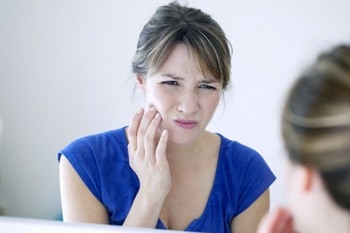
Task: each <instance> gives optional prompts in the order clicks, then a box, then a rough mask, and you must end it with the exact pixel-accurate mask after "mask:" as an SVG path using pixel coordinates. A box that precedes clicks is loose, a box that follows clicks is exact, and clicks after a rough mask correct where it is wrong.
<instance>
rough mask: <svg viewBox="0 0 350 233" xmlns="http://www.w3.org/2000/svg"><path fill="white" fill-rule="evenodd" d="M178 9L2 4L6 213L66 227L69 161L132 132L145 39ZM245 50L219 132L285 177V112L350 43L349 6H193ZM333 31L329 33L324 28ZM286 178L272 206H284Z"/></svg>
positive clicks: (129, 4) (0, 110)
mask: <svg viewBox="0 0 350 233" xmlns="http://www.w3.org/2000/svg"><path fill="white" fill-rule="evenodd" d="M167 3H169V1H165V0H157V1H152V2H147V3H146V2H144V3H143V2H140V1H137V0H131V1H113V2H111V1H99V2H95V1H89V2H87V1H67V0H64V1H49V2H47V1H25V0H17V1H6V0H5V1H0V30H1V43H0V119H1V121H0V122H2V123H1V124H0V125H1V127H0V129H1V131H0V132H1V133H0V139H1V140H0V214H1V215H5V216H14V217H24V218H36V219H50V220H61V218H62V217H61V200H60V191H59V179H58V177H59V174H58V173H59V172H58V162H57V155H56V154H57V151H59V150H60V149H62V148H63V147H64V146H65V145H67V144H68V143H69V142H71V141H72V140H74V139H76V138H79V137H81V136H84V135H88V134H93V133H96V132H101V131H104V130H109V129H113V128H116V127H118V126H120V125H127V124H129V122H130V119H131V117H132V115H133V113H134V112H135V111H136V107H137V106H139V104H135V103H134V102H133V97H132V94H133V93H132V89H133V82H132V80H133V79H132V78H133V77H131V67H130V61H131V59H132V57H133V52H134V50H135V45H136V42H137V38H138V33H139V32H140V31H141V29H142V26H143V24H144V22H146V20H147V19H148V17H149V16H150V15H152V13H153V12H154V10H155V9H156V8H157V7H158V6H159V5H162V4H167ZM188 4H189V5H190V6H194V7H198V8H201V9H203V10H204V11H208V12H210V13H211V15H212V16H213V17H214V18H215V19H216V20H217V21H218V23H219V24H220V25H221V26H222V28H223V29H224V31H225V32H226V36H227V37H228V38H230V40H231V43H232V46H233V61H232V67H233V69H232V72H231V73H232V79H233V82H232V87H231V90H232V93H233V94H230V93H227V95H226V96H225V100H224V101H223V103H221V105H220V106H219V110H218V114H216V115H215V116H214V118H213V120H212V122H211V124H210V125H209V129H210V130H212V131H215V132H221V133H222V134H224V135H225V136H227V137H229V138H232V139H235V140H238V141H241V142H243V143H244V144H247V145H250V146H252V147H253V148H255V149H256V150H258V151H259V153H260V154H261V155H262V156H263V157H264V159H265V160H266V162H267V163H268V164H269V166H270V167H271V169H272V170H273V171H274V173H275V174H276V175H277V177H279V176H280V174H281V173H282V172H283V170H282V166H281V164H282V163H283V157H284V156H281V153H283V151H282V150H281V139H280V135H279V132H280V130H279V126H278V124H279V115H280V114H279V113H280V110H281V109H280V106H281V104H282V99H283V96H284V94H285V92H286V90H287V88H288V87H289V85H290V83H291V82H292V81H293V79H294V78H295V77H296V75H295V74H297V73H298V72H299V70H300V67H301V66H303V65H304V64H307V63H308V59H309V58H310V59H311V58H313V57H314V55H315V54H316V53H317V52H318V51H320V50H321V49H322V48H326V47H329V45H330V44H333V43H337V42H339V41H343V40H346V39H348V37H349V35H350V31H349V30H350V29H348V30H347V29H344V28H341V27H338V26H337V25H342V24H343V23H344V22H349V21H350V14H348V11H347V9H350V2H349V1H345V0H344V1H342V0H339V1H331V0H328V1H326V2H325V4H323V5H319V6H318V7H317V10H315V6H314V2H313V1H310V0H307V1H294V2H292V3H288V4H287V3H284V2H281V1H274V0H268V3H267V4H266V3H265V2H264V4H261V3H260V2H258V1H256V2H254V1H250V2H246V3H242V2H234V1H223V0H219V1H196V0H193V1H188ZM315 25H322V29H321V28H318V27H315ZM282 182H283V180H282V179H277V181H276V182H275V183H274V185H272V187H271V205H272V206H273V205H275V204H276V203H283V202H284V201H285V200H284V195H283V193H282V191H281V190H282V188H281V186H282Z"/></svg>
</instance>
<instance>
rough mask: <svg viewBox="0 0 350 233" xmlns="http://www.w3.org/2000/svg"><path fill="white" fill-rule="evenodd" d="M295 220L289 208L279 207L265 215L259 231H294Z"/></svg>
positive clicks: (267, 232) (287, 232) (274, 232)
mask: <svg viewBox="0 0 350 233" xmlns="http://www.w3.org/2000/svg"><path fill="white" fill-rule="evenodd" d="M292 232H294V231H293V221H292V216H291V214H290V213H289V211H288V210H286V209H284V208H278V209H276V210H274V211H271V212H269V213H268V214H266V215H265V216H264V218H263V219H262V220H261V222H260V224H259V228H258V231H257V233H292Z"/></svg>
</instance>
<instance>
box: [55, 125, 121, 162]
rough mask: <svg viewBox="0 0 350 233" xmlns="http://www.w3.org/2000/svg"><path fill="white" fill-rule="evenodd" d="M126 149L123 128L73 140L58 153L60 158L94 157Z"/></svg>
mask: <svg viewBox="0 0 350 233" xmlns="http://www.w3.org/2000/svg"><path fill="white" fill-rule="evenodd" d="M125 148H127V139H126V135H125V127H122V128H119V129H114V130H109V131H104V132H101V133H96V134H91V135H87V136H83V137H80V138H78V139H75V140H73V141H72V142H71V143H69V144H68V145H67V146H66V147H65V148H63V149H62V150H61V151H59V153H58V160H60V156H61V155H62V154H64V155H65V156H69V155H74V156H78V155H81V156H94V155H97V154H99V155H101V154H108V153H109V152H111V153H114V152H115V151H116V150H119V151H120V150H125Z"/></svg>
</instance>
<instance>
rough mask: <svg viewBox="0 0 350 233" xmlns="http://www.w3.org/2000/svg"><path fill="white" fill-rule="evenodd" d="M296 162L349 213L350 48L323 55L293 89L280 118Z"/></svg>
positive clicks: (343, 46)
mask: <svg viewBox="0 0 350 233" xmlns="http://www.w3.org/2000/svg"><path fill="white" fill-rule="evenodd" d="M282 134H283V139H284V143H285V146H286V149H287V150H288V154H289V157H290V159H291V160H292V161H294V162H296V163H300V164H303V165H306V166H311V167H314V168H315V169H317V170H318V171H319V172H320V174H321V177H322V179H323V182H324V184H325V186H326V188H327V189H328V191H329V193H330V194H331V196H332V197H333V199H334V200H335V202H336V203H338V204H339V205H340V206H342V207H343V208H346V209H348V210H350V47H349V46H346V45H341V46H338V47H336V48H334V49H333V50H331V51H329V52H326V53H323V54H321V55H320V56H319V57H318V59H317V60H316V62H315V64H314V65H313V66H311V67H310V68H309V69H308V70H307V71H306V72H305V73H303V74H302V75H301V77H300V78H299V79H298V80H297V82H296V83H295V84H294V86H293V87H292V89H291V91H290V93H289V96H288V99H287V102H286V104H285V107H284V111H283V116H282Z"/></svg>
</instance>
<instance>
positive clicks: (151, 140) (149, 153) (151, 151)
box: [144, 112, 161, 161]
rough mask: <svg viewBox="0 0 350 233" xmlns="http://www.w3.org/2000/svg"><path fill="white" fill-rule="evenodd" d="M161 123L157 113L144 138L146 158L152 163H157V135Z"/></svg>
mask: <svg viewBox="0 0 350 233" xmlns="http://www.w3.org/2000/svg"><path fill="white" fill-rule="evenodd" d="M160 122H161V116H160V114H159V113H158V112H157V113H156V114H155V116H154V118H153V119H152V121H151V123H150V124H149V126H148V129H147V132H146V134H145V138H144V148H145V156H146V157H147V158H148V159H151V160H152V161H155V147H156V146H155V144H156V134H157V132H158V127H159V124H160Z"/></svg>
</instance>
